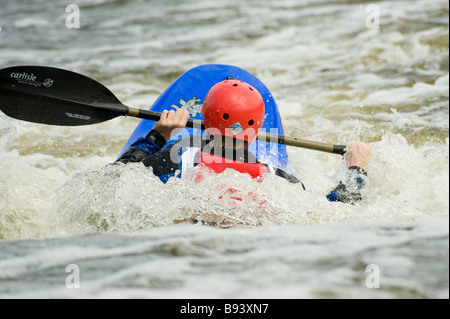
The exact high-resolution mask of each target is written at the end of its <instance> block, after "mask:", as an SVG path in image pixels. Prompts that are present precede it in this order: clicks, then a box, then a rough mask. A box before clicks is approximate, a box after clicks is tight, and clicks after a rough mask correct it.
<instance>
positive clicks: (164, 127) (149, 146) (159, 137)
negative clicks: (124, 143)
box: [117, 109, 189, 164]
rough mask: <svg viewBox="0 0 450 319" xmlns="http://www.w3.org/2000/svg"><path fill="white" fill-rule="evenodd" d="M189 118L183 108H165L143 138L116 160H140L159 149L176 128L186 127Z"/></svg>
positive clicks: (123, 161) (128, 161)
mask: <svg viewBox="0 0 450 319" xmlns="http://www.w3.org/2000/svg"><path fill="white" fill-rule="evenodd" d="M188 119H189V112H188V111H187V110H185V109H178V110H177V111H173V110H171V111H167V110H165V111H164V112H162V114H161V118H160V119H159V121H158V122H156V123H155V125H154V126H153V129H152V130H151V131H150V132H149V133H148V134H147V136H146V137H145V138H143V137H141V138H139V139H138V140H137V141H136V142H134V143H133V144H131V146H130V147H129V148H128V149H127V150H126V151H125V153H123V155H122V156H121V157H120V158H119V159H117V162H122V163H124V164H126V163H130V162H141V161H142V160H144V159H145V158H147V157H149V156H150V155H152V154H154V153H156V152H158V151H160V150H161V149H162V148H163V147H164V145H166V141H167V140H169V139H170V137H171V136H173V135H174V134H176V133H177V130H179V129H182V128H184V127H186V123H187V121H188Z"/></svg>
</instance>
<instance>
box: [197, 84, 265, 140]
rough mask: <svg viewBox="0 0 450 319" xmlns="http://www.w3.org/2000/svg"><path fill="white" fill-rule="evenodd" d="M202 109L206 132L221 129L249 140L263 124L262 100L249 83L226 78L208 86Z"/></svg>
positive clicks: (217, 131) (221, 131)
mask: <svg viewBox="0 0 450 319" xmlns="http://www.w3.org/2000/svg"><path fill="white" fill-rule="evenodd" d="M202 113H203V118H204V119H205V128H206V130H207V131H208V132H209V133H211V134H218V133H220V134H221V135H225V136H232V137H235V138H237V139H241V140H244V141H247V142H249V143H251V142H253V141H254V140H255V138H256V136H257V135H258V131H259V129H260V128H261V127H262V124H263V120H264V100H263V98H262V96H261V94H260V93H259V92H258V90H256V89H255V88H254V87H253V86H251V85H250V84H248V83H245V82H242V81H238V80H225V81H222V82H219V83H217V84H216V85H214V86H213V87H212V88H211V89H210V90H209V92H208V94H207V95H206V97H205V100H204V102H203V109H202Z"/></svg>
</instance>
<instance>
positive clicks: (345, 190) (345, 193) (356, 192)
mask: <svg viewBox="0 0 450 319" xmlns="http://www.w3.org/2000/svg"><path fill="white" fill-rule="evenodd" d="M366 176H367V173H366V172H365V171H364V170H363V169H362V168H360V167H357V166H351V167H349V168H348V173H347V179H346V181H345V182H342V181H341V182H339V184H338V185H337V186H336V187H335V188H333V189H332V190H331V191H330V192H329V193H328V194H327V199H328V200H329V201H330V202H343V203H350V204H354V203H356V202H358V201H360V200H361V199H362V196H361V192H360V190H361V189H362V188H363V187H364V186H365V178H366Z"/></svg>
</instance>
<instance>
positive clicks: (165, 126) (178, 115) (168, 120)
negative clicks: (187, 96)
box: [153, 108, 189, 141]
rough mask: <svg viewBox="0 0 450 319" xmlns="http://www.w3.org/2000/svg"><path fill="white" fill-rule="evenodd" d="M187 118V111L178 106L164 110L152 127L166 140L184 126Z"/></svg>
mask: <svg viewBox="0 0 450 319" xmlns="http://www.w3.org/2000/svg"><path fill="white" fill-rule="evenodd" d="M188 120H189V112H188V111H187V110H186V109H181V108H179V109H178V110H176V111H174V110H170V111H167V110H164V111H163V112H162V114H161V118H160V119H159V121H158V122H156V123H155V126H154V127H153V129H154V130H155V131H157V132H158V133H159V134H161V135H162V136H163V137H164V138H165V139H166V141H168V140H170V138H171V137H172V136H173V135H175V134H176V133H178V132H179V131H180V130H181V129H183V128H185V127H186V123H187V121H188Z"/></svg>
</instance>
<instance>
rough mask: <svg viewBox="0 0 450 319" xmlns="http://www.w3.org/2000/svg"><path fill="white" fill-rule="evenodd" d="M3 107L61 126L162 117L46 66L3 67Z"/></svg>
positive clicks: (321, 147) (333, 149)
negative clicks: (128, 118)
mask: <svg viewBox="0 0 450 319" xmlns="http://www.w3.org/2000/svg"><path fill="white" fill-rule="evenodd" d="M0 110H1V111H2V112H3V113H5V114H6V115H8V116H10V117H12V118H15V119H19V120H23V121H28V122H34V123H41V124H50V125H62V126H77V125H90V124H96V123H101V122H104V121H108V120H111V119H113V118H115V117H118V116H132V117H137V118H141V119H147V120H153V121H158V120H159V118H160V116H161V113H158V112H153V111H149V110H143V109H137V108H132V107H128V106H126V105H124V104H122V103H121V102H120V101H119V100H118V99H117V98H116V97H115V96H114V94H113V93H112V92H111V91H110V90H109V89H107V88H106V87H105V86H104V85H102V84H100V83H99V82H97V81H95V80H93V79H91V78H88V77H86V76H84V75H81V74H78V73H75V72H71V71H67V70H62V69H57V68H52V67H43V66H15V67H10V68H6V69H2V70H0ZM186 126H187V127H194V128H198V129H204V122H203V121H201V120H195V119H189V121H188V123H187V125H186ZM257 139H258V140H264V141H268V142H272V143H278V144H286V145H290V146H296V147H301V148H307V149H313V150H317V151H323V152H328V153H334V154H340V155H343V154H345V148H346V146H345V145H332V144H327V143H322V142H313V141H308V140H304V139H300V138H296V137H288V136H283V135H276V134H269V133H265V132H260V133H259V135H258V137H257Z"/></svg>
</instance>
